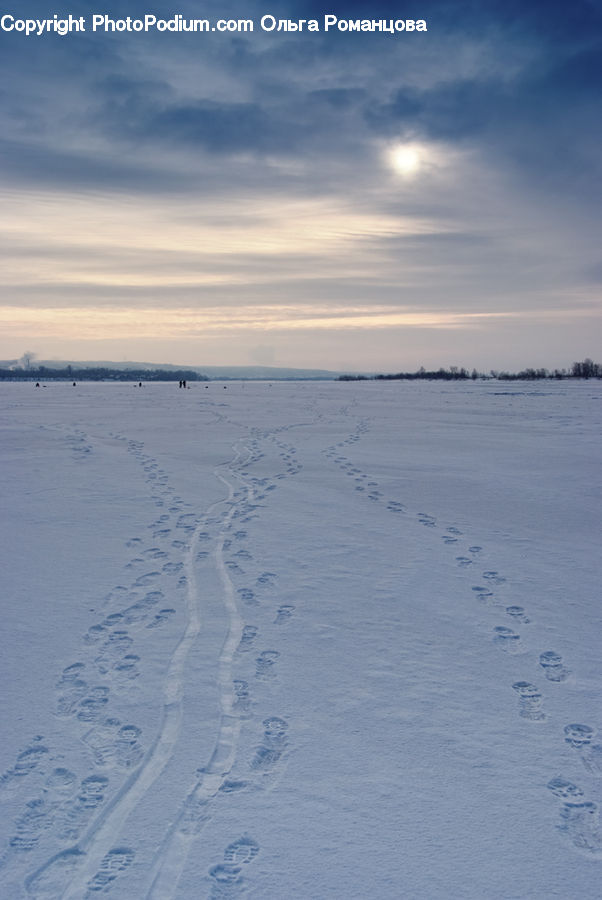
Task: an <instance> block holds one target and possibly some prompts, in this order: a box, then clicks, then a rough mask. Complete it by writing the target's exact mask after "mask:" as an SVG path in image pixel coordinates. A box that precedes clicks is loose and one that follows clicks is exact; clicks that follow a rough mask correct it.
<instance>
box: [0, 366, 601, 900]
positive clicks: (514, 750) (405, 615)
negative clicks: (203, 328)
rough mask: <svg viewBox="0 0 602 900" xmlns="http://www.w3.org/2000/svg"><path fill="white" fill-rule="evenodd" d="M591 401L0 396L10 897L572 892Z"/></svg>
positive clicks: (335, 388)
mask: <svg viewBox="0 0 602 900" xmlns="http://www.w3.org/2000/svg"><path fill="white" fill-rule="evenodd" d="M600 396H601V391H600V387H599V385H598V383H577V384H573V383H571V384H567V383H560V384H549V385H548V384H547V383H546V384H545V386H544V387H542V388H539V387H538V389H537V390H535V389H533V388H532V387H531V386H530V385H524V384H522V385H521V384H512V386H511V387H510V388H501V387H500V384H499V383H491V384H490V383H476V384H468V385H463V384H461V385H455V384H454V385H446V384H445V385H440V384H412V385H404V384H399V383H388V384H378V383H359V384H339V383H334V384H329V383H316V384H312V383H291V384H286V383H275V384H273V385H272V386H269V385H267V384H251V383H247V384H244V385H243V384H238V383H232V384H229V385H227V387H225V388H224V387H223V386H222V385H218V384H216V383H211V384H210V385H209V386H208V387H205V386H204V385H203V384H194V385H193V386H191V389H190V390H189V391H186V392H182V391H178V389H177V387H176V388H174V386H173V385H147V386H145V387H144V388H142V389H139V388H134V387H133V386H132V385H98V384H81V385H79V386H78V387H77V388H72V387H71V386H70V385H69V386H67V385H63V384H51V385H49V386H48V387H47V388H45V389H40V390H35V389H34V388H33V386H32V385H12V384H11V385H9V384H4V385H2V386H1V387H0V409H1V410H2V423H3V429H2V435H3V439H2V467H1V474H0V478H1V480H2V488H3V496H4V497H5V498H6V509H7V510H8V513H9V514H8V515H7V516H6V517H5V521H4V525H3V535H2V546H3V548H4V551H5V559H4V560H3V569H2V571H3V573H4V575H3V582H4V598H5V602H4V616H5V619H4V625H5V630H4V634H5V640H4V644H5V646H4V648H3V649H4V652H3V659H2V663H1V666H2V675H3V684H4V685H5V686H6V687H5V691H4V692H3V701H2V704H3V721H4V723H5V729H4V731H5V736H6V737H5V741H4V744H3V747H2V748H1V758H0V762H1V765H2V772H3V774H2V776H1V781H0V793H1V797H2V800H3V805H4V807H5V815H4V817H3V824H2V832H3V834H2V839H3V844H2V847H3V849H2V856H1V858H0V885H2V888H3V891H4V893H6V896H10V897H11V898H12V897H15V898H30V897H33V898H57V897H64V898H78V900H79V898H82V897H86V898H88V897H94V896H97V895H99V894H103V895H104V894H106V895H108V896H110V897H111V898H114V900H117V898H138V897H139V898H153V900H163V898H186V900H187V898H195V900H196V898H199V897H207V898H212V900H214V898H218V897H219V898H222V897H230V898H235V897H239V896H242V895H247V896H250V897H257V898H280V897H283V896H291V897H296V898H297V897H298V898H324V897H341V898H343V897H345V898H348V897H357V898H360V897H366V896H373V897H379V898H398V897H401V896H411V897H412V898H424V900H427V898H444V897H445V898H456V897H457V898H461V897H462V898H464V897H467V898H473V897H474V898H482V897H488V898H500V900H502V898H504V900H509V898H518V897H530V898H544V897H546V898H547V897H549V896H579V897H592V898H593V897H597V896H598V891H599V877H600V875H599V871H600V870H599V864H600V860H601V859H602V842H601V841H602V839H601V836H600V827H599V818H598V805H597V804H598V803H599V801H600V784H601V776H602V747H601V745H600V744H599V743H598V737H597V733H596V728H597V727H599V725H600V720H601V717H600V675H601V672H600V662H599V601H598V594H599V575H600V571H599V570H600V563H599V548H598V546H597V545H598V534H599V509H600V506H599V479H598V477H597V473H598V472H599V425H600Z"/></svg>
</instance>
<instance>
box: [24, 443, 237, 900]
mask: <svg viewBox="0 0 602 900" xmlns="http://www.w3.org/2000/svg"><path fill="white" fill-rule="evenodd" d="M233 450H234V456H233V458H232V459H231V460H230V461H229V462H227V463H224V464H222V465H221V466H218V467H217V468H216V469H215V470H214V475H215V477H216V478H217V479H218V480H219V481H221V482H222V483H223V484H224V485H225V486H226V487H227V489H228V496H227V498H226V499H221V500H218V501H216V502H215V503H213V504H211V506H209V507H208V508H207V510H206V511H205V513H204V514H203V517H202V519H201V521H200V522H199V524H198V525H197V527H196V529H195V531H194V534H193V537H192V540H191V542H190V548H189V551H188V553H187V556H186V560H185V568H186V575H187V585H188V587H187V592H186V609H187V615H188V621H187V624H186V628H185V630H184V633H183V635H182V637H181V638H180V641H179V643H178V645H177V646H176V648H175V650H174V652H173V655H172V657H171V660H170V662H169V667H168V671H167V676H166V679H165V685H164V701H163V715H162V721H161V726H160V729H159V732H158V734H157V736H156V738H155V740H154V742H153V744H152V745H151V747H150V748H149V750H148V751H147V753H146V755H145V757H144V759H143V761H142V763H141V764H140V766H139V768H138V769H136V771H134V772H132V774H131V775H130V777H129V778H128V779H127V780H126V781H125V783H124V784H123V785H122V787H121V788H120V790H119V791H118V792H117V793H116V794H115V796H114V797H113V798H112V800H111V801H110V803H109V804H108V805H107V806H106V808H105V809H104V810H103V811H102V813H101V814H100V815H99V816H98V818H97V819H96V820H95V821H94V822H93V824H92V825H91V827H90V828H89V829H88V831H87V832H86V833H85V835H84V836H83V838H82V839H81V840H80V841H79V842H78V843H77V844H75V845H74V846H72V847H69V848H67V849H66V850H62V851H61V852H59V853H56V854H55V855H54V856H52V857H51V858H50V859H49V860H48V861H47V862H46V863H44V865H42V866H40V867H39V868H38V869H37V870H36V871H34V872H33V873H31V875H29V876H28V878H27V879H26V881H25V886H26V889H28V893H30V894H31V891H30V890H29V887H30V886H33V885H34V884H35V882H36V881H37V880H38V879H39V877H40V876H41V875H43V873H44V872H45V871H46V870H47V869H49V868H50V867H51V866H53V865H54V863H55V862H57V861H58V860H61V859H62V858H64V857H65V858H66V857H69V858H70V859H76V858H78V857H79V855H80V854H81V865H79V866H76V870H75V872H74V876H73V878H72V879H71V881H70V883H69V885H67V886H66V888H65V889H64V891H63V892H62V894H60V898H61V900H82V898H83V897H85V896H86V894H87V885H88V883H89V881H90V880H91V879H92V878H93V876H94V874H95V873H96V872H97V871H98V868H99V865H100V863H101V861H102V859H103V858H104V857H105V855H106V853H107V852H108V851H109V850H110V849H111V847H113V846H114V845H115V842H116V839H117V837H118V835H119V833H120V832H121V831H122V829H123V826H124V825H125V823H126V821H127V819H128V817H129V816H130V815H131V813H132V812H133V810H134V809H135V808H136V806H137V805H138V803H139V802H140V801H141V800H142V798H143V797H144V796H145V794H146V793H147V792H148V790H149V789H150V787H151V786H152V785H153V783H154V782H155V781H156V780H157V778H158V777H159V776H160V775H161V773H162V772H163V770H164V769H165V766H166V765H167V763H168V762H169V760H170V758H171V756H172V754H173V752H174V748H175V746H176V744H177V742H178V738H179V734H180V729H181V724H182V700H183V697H184V691H185V666H186V661H187V659H188V656H189V654H190V651H191V649H192V647H193V645H194V644H195V642H196V640H197V638H198V636H199V634H200V631H201V627H202V616H201V598H200V597H199V593H198V588H197V582H196V573H195V557H196V551H197V546H198V540H199V534H200V533H201V532H202V531H203V530H204V529H205V527H206V523H207V520H208V519H209V518H210V517H211V515H212V514H213V512H214V510H215V509H216V508H217V507H219V506H222V505H223V504H224V503H229V504H230V509H229V511H228V513H227V514H226V516H225V518H224V520H223V524H222V528H221V531H220V534H219V535H218V539H217V543H216V547H215V551H214V559H215V564H216V568H217V571H218V574H219V576H220V580H221V583H222V587H223V601H224V606H225V608H226V611H227V613H228V617H229V625H228V633H227V636H226V640H225V643H224V646H223V648H222V652H221V654H220V658H219V662H218V684H219V691H220V694H219V702H220V706H221V719H220V723H219V728H218V734H217V740H216V744H215V748H214V751H213V753H212V756H211V759H210V761H209V763H208V765H207V766H206V767H205V774H204V775H203V777H202V778H201V779H200V781H198V782H197V783H196V784H195V785H194V787H193V789H192V790H191V791H190V792H189V794H188V796H187V798H186V801H185V802H184V804H183V807H182V811H181V813H180V815H179V816H178V819H177V820H176V822H175V823H174V825H173V826H172V827H171V829H170V831H169V832H168V835H167V837H166V840H165V841H164V844H163V847H162V849H161V851H160V853H159V855H158V859H157V864H156V866H155V867H154V869H153V873H152V875H153V882H152V885H151V889H150V892H149V893H148V895H147V896H148V897H149V898H159V897H160V898H161V900H169V898H171V897H173V895H174V892H175V890H176V887H177V880H178V876H179V875H180V874H181V871H182V868H183V865H184V863H185V861H186V857H187V855H188V849H189V845H190V843H191V841H192V836H189V835H185V837H186V840H182V839H181V837H182V836H183V835H181V824H182V822H183V820H184V819H185V818H186V816H187V811H188V810H189V809H190V806H191V804H192V805H193V806H195V807H196V806H198V805H199V804H202V803H203V802H205V798H206V799H209V798H210V797H212V796H214V795H215V793H216V792H217V790H219V787H220V785H221V783H222V781H223V779H224V776H225V774H226V773H227V771H229V769H230V768H231V766H232V763H233V761H234V756H235V753H236V746H237V742H238V735H239V732H240V720H239V719H238V718H237V717H235V716H233V715H232V714H231V708H232V703H233V700H234V696H233V689H232V676H231V672H232V660H233V656H234V651H235V649H236V647H237V646H238V643H239V641H240V637H241V634H242V619H241V618H240V615H239V613H238V609H237V607H236V603H235V601H234V588H233V585H232V582H231V581H230V578H229V576H228V573H227V569H226V566H225V564H224V559H223V544H224V540H225V537H226V533H227V530H228V527H229V525H230V522H231V519H232V516H233V514H234V510H235V504H234V502H233V498H234V485H233V484H232V483H231V482H230V481H228V479H227V478H226V477H225V476H224V475H223V474H222V473H221V471H220V469H223V468H225V469H226V470H227V471H231V470H232V469H233V467H234V466H236V465H237V464H238V463H239V461H240V459H241V457H242V456H243V455H245V454H246V455H247V456H248V455H250V451H249V450H248V448H246V447H244V446H242V445H238V444H236V443H235V444H234V445H233ZM237 477H240V476H237ZM241 480H242V479H241ZM245 486H246V489H247V499H250V498H251V497H252V494H253V492H252V489H251V488H250V487H249V486H248V485H245ZM57 900H58V897H57Z"/></svg>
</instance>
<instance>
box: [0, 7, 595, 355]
mask: <svg viewBox="0 0 602 900" xmlns="http://www.w3.org/2000/svg"><path fill="white" fill-rule="evenodd" d="M370 6H371V9H370V11H368V6H367V5H365V4H360V3H356V2H354V0H350V2H347V3H339V2H337V3H329V4H327V5H324V6H318V5H317V4H314V3H297V4H295V3H283V2H276V3H271V4H266V5H263V4H259V3H255V2H251V3H245V4H242V3H240V2H239V3H237V4H234V5H233V6H230V7H228V9H227V12H226V13H225V12H224V7H223V5H221V4H219V3H212V2H210V3H204V4H199V3H190V2H182V3H180V4H178V5H177V7H176V6H169V5H167V4H164V3H155V4H154V5H153V6H152V7H148V6H145V5H144V4H141V3H139V2H131V3H108V4H106V5H102V6H99V7H98V8H95V7H94V5H93V4H92V5H90V4H88V3H86V4H84V3H78V2H73V3H72V5H71V6H70V7H65V8H64V9H63V8H60V9H56V8H55V7H51V6H49V5H48V4H45V3H38V2H35V3H29V2H24V3H20V4H19V6H18V8H15V9H12V10H11V9H8V8H6V7H5V12H6V13H9V14H11V15H14V17H15V18H43V17H46V16H49V15H50V16H51V15H52V14H53V13H54V12H55V11H56V12H57V13H58V14H59V15H67V14H68V13H69V12H71V13H73V14H74V15H75V16H79V15H84V16H86V20H87V23H88V29H87V31H86V33H85V34H70V35H65V36H60V35H54V34H50V35H43V36H41V37H33V36H31V37H25V36H24V35H22V34H17V33H15V32H2V33H0V44H1V47H0V49H1V55H0V59H1V65H2V67H3V72H2V88H1V102H0V116H1V128H0V136H1V137H0V144H1V156H0V160H1V162H0V190H1V191H2V207H1V208H2V210H3V214H2V216H1V217H0V228H1V230H2V245H3V251H4V253H3V257H4V263H3V275H2V282H1V284H2V288H1V291H0V324H1V328H0V357H2V358H4V359H8V358H11V357H19V356H20V355H21V354H22V353H23V352H24V351H25V350H30V351H34V352H36V353H37V354H38V356H40V357H41V358H50V357H58V358H69V359H115V360H120V359H136V360H148V361H152V362H172V363H183V364H196V365H203V364H206V365H220V364H223V365H227V364H229V365H245V364H256V363H262V364H268V365H278V366H289V365H290V366H302V367H321V368H333V369H356V370H369V371H397V370H400V369H411V368H414V367H418V366H419V365H425V366H427V367H428V366H431V365H466V366H468V367H472V366H476V367H477V368H480V369H486V370H487V369H489V368H519V367H522V366H525V365H538V366H539V365H543V366H556V365H560V366H563V365H570V363H571V362H572V361H573V360H575V359H582V358H584V357H585V356H592V357H594V358H599V356H600V354H599V352H598V350H597V348H598V347H599V345H600V330H601V329H600V294H601V290H600V288H601V283H602V259H601V257H600V247H601V246H602V240H601V234H600V219H601V216H600V208H601V205H600V201H601V198H602V177H601V176H602V153H601V146H602V114H601V113H602V54H601V52H600V51H601V49H602V46H601V45H602V7H601V5H600V3H599V2H595V3H594V2H590V0H576V2H573V3H571V4H570V5H566V4H559V3H555V2H529V3H525V2H522V3H518V2H514V0H504V2H502V0H500V2H487V0H484V2H480V3H473V2H454V3H449V2H442V0H439V2H430V0H424V2H420V3H418V4H415V8H414V6H411V7H407V8H404V10H403V14H404V16H407V17H408V18H409V17H414V18H416V19H419V18H421V19H425V20H426V22H427V24H428V31H427V32H426V33H411V34H404V33H401V34H397V35H391V34H378V33H367V32H363V33H359V34H358V33H349V32H340V31H339V30H338V29H337V28H333V29H331V30H329V31H328V32H325V30H324V16H325V15H326V14H333V15H337V16H339V18H341V19H355V18H366V17H368V18H377V19H378V18H383V19H389V18H391V17H392V18H399V17H400V15H401V13H400V7H399V6H398V5H397V4H395V5H393V4H389V3H382V4H377V5H374V4H371V5H370ZM95 12H99V13H107V14H108V15H110V16H113V17H114V18H123V17H125V16H128V15H129V16H131V17H137V16H143V15H144V14H145V13H154V14H156V15H157V16H164V17H166V18H169V17H171V16H173V15H174V14H175V13H181V14H182V15H183V16H185V17H194V18H207V19H209V20H210V21H211V22H212V23H213V22H216V21H217V20H218V19H220V18H224V17H227V18H245V19H252V20H253V22H254V26H255V27H254V31H253V32H252V33H236V34H220V33H213V32H212V33H209V34H198V33H197V34H183V33H180V34H167V33H162V34H158V33H149V34H136V33H131V34H105V33H103V32H97V33H95V34H93V33H92V32H91V24H90V23H91V16H92V14H93V13H95ZM267 14H271V15H273V16H275V17H276V18H280V17H284V18H292V19H297V18H315V19H317V20H318V22H319V23H320V31H319V32H317V33H307V32H305V31H304V32H302V33H299V32H296V33H284V32H276V31H273V32H265V31H262V30H261V27H260V20H261V17H262V16H263V15H267Z"/></svg>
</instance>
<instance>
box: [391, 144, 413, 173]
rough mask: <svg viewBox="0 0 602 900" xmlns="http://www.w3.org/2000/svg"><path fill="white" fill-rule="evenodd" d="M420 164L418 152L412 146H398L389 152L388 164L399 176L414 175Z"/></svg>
mask: <svg viewBox="0 0 602 900" xmlns="http://www.w3.org/2000/svg"><path fill="white" fill-rule="evenodd" d="M420 162H421V157H420V151H419V150H418V148H417V147H415V146H413V145H412V144H398V145H397V146H396V147H393V148H392V149H391V150H390V151H389V163H390V165H391V167H392V168H393V169H394V171H395V172H398V173H399V174H400V175H406V176H410V175H415V174H416V173H417V172H418V170H419V169H420Z"/></svg>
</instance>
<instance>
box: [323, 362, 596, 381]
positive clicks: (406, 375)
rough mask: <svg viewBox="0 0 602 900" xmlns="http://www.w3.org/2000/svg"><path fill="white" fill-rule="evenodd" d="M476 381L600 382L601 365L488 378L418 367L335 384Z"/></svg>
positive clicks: (457, 370) (346, 378) (580, 364)
mask: <svg viewBox="0 0 602 900" xmlns="http://www.w3.org/2000/svg"><path fill="white" fill-rule="evenodd" d="M479 378H483V379H487V378H497V379H498V380H499V381H536V380H538V379H542V378H553V379H556V380H561V379H563V378H602V365H601V364H600V363H595V362H592V360H591V359H584V360H583V362H576V363H573V365H572V366H571V368H570V369H554V370H553V371H551V370H549V369H523V370H522V371H521V372H498V371H496V370H495V369H492V370H491V371H490V372H489V374H488V375H486V374H484V373H483V372H477V370H476V369H473V370H472V372H470V373H469V372H468V369H464V368H458V367H457V366H450V368H449V369H437V370H436V371H432V372H427V370H426V369H425V368H424V367H422V366H421V367H420V369H418V371H417V372H397V373H396V374H395V375H341V376H340V377H339V378H338V381H417V380H424V381H466V380H467V379H472V381H476V380H477V379H479Z"/></svg>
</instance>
